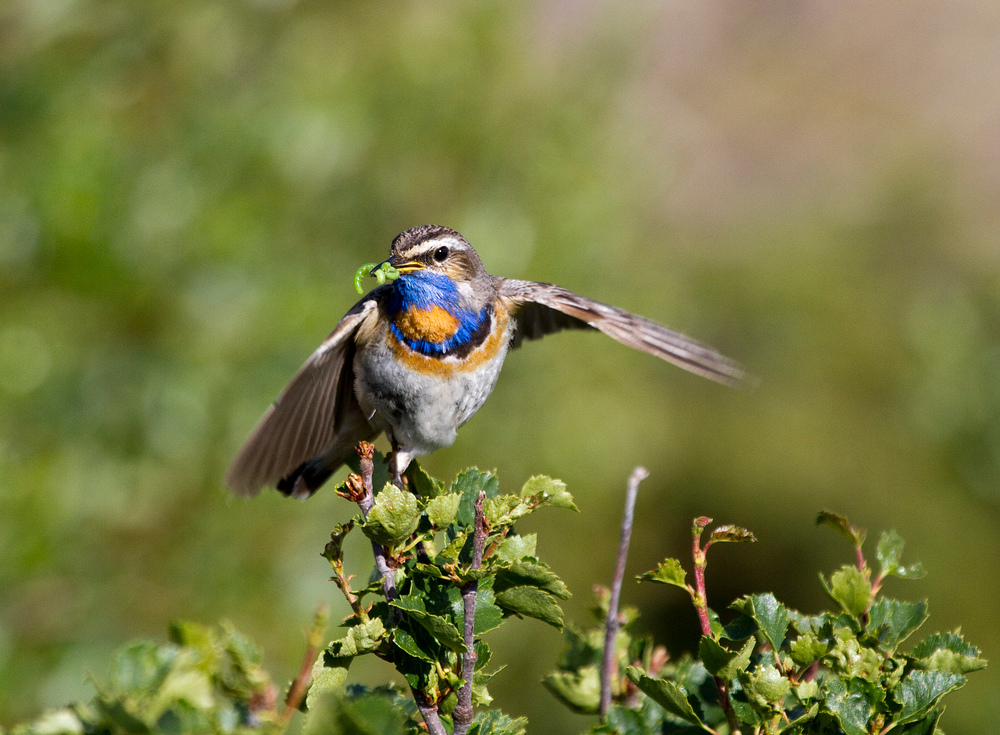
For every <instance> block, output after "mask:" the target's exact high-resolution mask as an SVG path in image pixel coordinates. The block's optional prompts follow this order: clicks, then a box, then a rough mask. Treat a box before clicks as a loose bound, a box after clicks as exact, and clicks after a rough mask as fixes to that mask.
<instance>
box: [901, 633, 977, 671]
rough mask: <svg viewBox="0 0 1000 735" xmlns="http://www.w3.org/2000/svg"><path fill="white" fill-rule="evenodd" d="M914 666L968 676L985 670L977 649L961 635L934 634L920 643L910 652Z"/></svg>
mask: <svg viewBox="0 0 1000 735" xmlns="http://www.w3.org/2000/svg"><path fill="white" fill-rule="evenodd" d="M910 656H912V657H913V658H914V659H916V661H915V665H916V666H917V667H918V668H921V669H927V670H937V671H946V672H948V673H950V674H968V673H969V672H970V671H979V670H980V669H984V668H986V660H985V659H983V658H980V653H979V649H978V648H976V647H975V646H974V645H972V644H971V643H967V642H966V640H965V639H964V638H962V636H961V634H960V633H958V632H957V631H956V632H953V633H935V634H934V635H931V636H928V637H927V638H925V639H924V640H922V641H920V643H918V644H917V645H916V646H914V648H913V650H912V651H910Z"/></svg>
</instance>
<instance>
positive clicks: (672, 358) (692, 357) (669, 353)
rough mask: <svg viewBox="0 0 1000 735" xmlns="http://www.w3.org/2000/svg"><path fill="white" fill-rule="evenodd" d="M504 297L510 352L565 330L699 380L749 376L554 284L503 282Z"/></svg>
mask: <svg viewBox="0 0 1000 735" xmlns="http://www.w3.org/2000/svg"><path fill="white" fill-rule="evenodd" d="M498 285H499V289H500V297H501V298H502V299H503V300H504V301H505V302H506V303H507V304H508V305H509V308H510V309H511V311H513V312H514V314H515V316H516V318H517V331H516V332H515V334H514V338H513V340H512V343H511V346H512V347H518V346H519V345H520V344H521V341H522V340H524V339H538V338H540V337H543V336H545V335H546V334H551V333H552V332H558V331H561V330H563V329H588V328H590V329H599V330H600V331H602V332H604V333H605V334H606V335H608V336H609V337H612V338H613V339H616V340H618V341H619V342H621V343H622V344H624V345H628V346H629V347H634V348H635V349H637V350H642V351H643V352H648V353H649V354H651V355H655V356H656V357H659V358H661V359H663V360H667V361H668V362H672V363H673V364H675V365H677V366H679V367H682V368H684V369H685V370H688V371H690V372H692V373H695V374H696V375H701V376H703V377H706V378H709V379H710V380H715V381H717V382H719V383H724V384H726V385H740V384H742V383H743V382H744V381H745V380H746V373H745V372H744V371H743V368H741V367H740V366H739V364H738V363H736V362H734V361H733V360H730V359H729V358H728V357H725V356H723V355H720V354H719V353H718V352H716V351H715V350H713V349H711V348H710V347H706V346H705V345H703V344H701V343H699V342H696V341H694V340H693V339H690V338H688V337H685V336H684V335H683V334H678V333H677V332H674V331H672V330H670V329H667V328H666V327H661V326H660V325H659V324H657V323H656V322H652V321H650V320H649V319H644V318H643V317H641V316H636V315H635V314H630V313H629V312H627V311H625V310H623V309H618V308H616V307H614V306H608V305H607V304H602V303H600V302H597V301H591V300H590V299H587V298H584V297H583V296H580V295H578V294H575V293H573V292H572V291H567V290H566V289H565V288H562V287H560V286H554V285H552V284H551V283H534V282H533V281H518V280H513V279H499V284H498Z"/></svg>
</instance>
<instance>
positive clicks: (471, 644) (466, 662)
mask: <svg viewBox="0 0 1000 735" xmlns="http://www.w3.org/2000/svg"><path fill="white" fill-rule="evenodd" d="M485 503H486V493H484V492H480V493H479V497H478V498H477V499H476V522H475V530H474V531H473V536H472V565H471V568H472V570H473V571H476V570H478V569H479V568H480V567H482V565H483V551H484V549H485V548H486V535H487V529H486V513H485V511H484V509H483V506H484V505H485ZM478 592H479V582H478V580H475V579H474V580H472V581H471V582H467V583H466V584H465V586H464V587H462V602H463V604H464V606H465V622H464V626H463V631H462V632H463V637H464V639H465V648H466V652H465V653H463V654H462V680H463V683H462V688H461V689H459V690H458V704H457V705H455V709H454V711H453V712H452V715H451V717H452V721H453V722H454V723H455V732H454V735H465V733H466V732H468V730H469V726H470V725H471V724H472V679H473V677H474V676H475V672H476V660H477V659H478V658H479V657H478V656H477V655H476V649H475V644H476V595H477V593H478Z"/></svg>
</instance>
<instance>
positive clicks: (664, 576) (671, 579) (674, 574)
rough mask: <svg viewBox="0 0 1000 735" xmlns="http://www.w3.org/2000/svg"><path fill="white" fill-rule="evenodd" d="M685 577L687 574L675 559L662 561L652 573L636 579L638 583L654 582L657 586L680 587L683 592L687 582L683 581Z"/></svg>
mask: <svg viewBox="0 0 1000 735" xmlns="http://www.w3.org/2000/svg"><path fill="white" fill-rule="evenodd" d="M686 577H687V572H685V571H684V567H682V566H681V563H680V562H679V561H677V560H676V559H664V560H663V561H661V562H660V565H659V566H658V567H657V568H656V569H654V570H653V571H650V572H646V573H645V574H643V575H640V576H639V577H636V579H637V580H638V581H639V582H656V583H658V584H670V585H673V586H674V587H680V588H681V589H683V590H686V589H687V582H685V581H684V580H685V579H686Z"/></svg>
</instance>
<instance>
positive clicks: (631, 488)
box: [601, 467, 649, 718]
mask: <svg viewBox="0 0 1000 735" xmlns="http://www.w3.org/2000/svg"><path fill="white" fill-rule="evenodd" d="M647 477H649V472H647V471H646V468H645V467H636V468H635V469H634V470H632V476H631V477H630V478H629V480H628V491H627V492H626V494H625V513H624V514H623V515H622V532H621V540H620V541H619V542H618V566H617V567H616V568H615V577H614V581H613V582H612V584H611V598H610V599H609V600H608V617H607V620H606V621H605V624H604V660H603V662H602V664H601V717H602V718H603V717H605V716H606V715H607V713H608V708H609V707H610V706H611V680H612V678H613V677H614V674H615V663H616V662H615V637H616V636H617V635H618V627H619V626H620V625H621V620H620V619H619V617H618V600H619V598H620V596H621V591H622V580H623V579H624V578H625V561H626V559H628V547H629V542H630V541H631V539H632V518H633V516H634V511H635V499H636V496H637V495H638V494H639V483H640V482H642V481H643V480H645V479H646V478H647Z"/></svg>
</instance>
